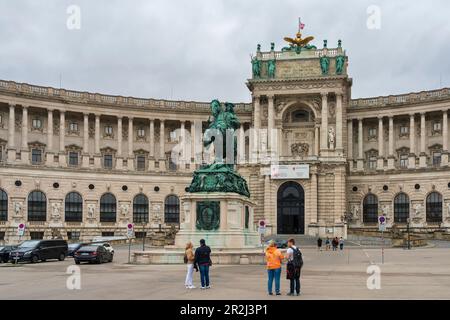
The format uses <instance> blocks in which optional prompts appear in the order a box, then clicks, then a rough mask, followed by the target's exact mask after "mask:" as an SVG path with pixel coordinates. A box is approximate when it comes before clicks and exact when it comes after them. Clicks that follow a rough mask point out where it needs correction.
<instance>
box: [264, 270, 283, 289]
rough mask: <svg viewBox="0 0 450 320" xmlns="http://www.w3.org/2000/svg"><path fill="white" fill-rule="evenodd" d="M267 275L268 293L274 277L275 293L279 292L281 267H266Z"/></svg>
mask: <svg viewBox="0 0 450 320" xmlns="http://www.w3.org/2000/svg"><path fill="white" fill-rule="evenodd" d="M267 275H268V276H269V281H268V283H267V290H268V291H269V293H272V284H273V279H274V278H275V293H280V277H281V268H278V269H271V270H270V269H268V270H267Z"/></svg>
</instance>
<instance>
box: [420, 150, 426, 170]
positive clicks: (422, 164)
mask: <svg viewBox="0 0 450 320" xmlns="http://www.w3.org/2000/svg"><path fill="white" fill-rule="evenodd" d="M419 167H420V168H426V167H427V155H426V154H424V153H422V154H420V159H419Z"/></svg>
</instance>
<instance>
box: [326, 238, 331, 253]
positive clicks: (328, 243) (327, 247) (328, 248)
mask: <svg viewBox="0 0 450 320" xmlns="http://www.w3.org/2000/svg"><path fill="white" fill-rule="evenodd" d="M330 243H331V241H330V238H328V237H327V240H326V241H325V250H326V251H328V250H330V249H331V246H330Z"/></svg>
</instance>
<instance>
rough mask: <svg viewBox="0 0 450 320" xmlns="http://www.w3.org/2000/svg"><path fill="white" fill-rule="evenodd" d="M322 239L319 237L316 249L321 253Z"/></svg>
mask: <svg viewBox="0 0 450 320" xmlns="http://www.w3.org/2000/svg"><path fill="white" fill-rule="evenodd" d="M322 242H323V241H322V238H321V237H319V239H317V249H318V250H319V251H322Z"/></svg>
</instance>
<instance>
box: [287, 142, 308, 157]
mask: <svg viewBox="0 0 450 320" xmlns="http://www.w3.org/2000/svg"><path fill="white" fill-rule="evenodd" d="M291 152H292V155H293V156H300V157H307V156H308V154H309V144H307V143H294V144H293V145H292V146H291Z"/></svg>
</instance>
